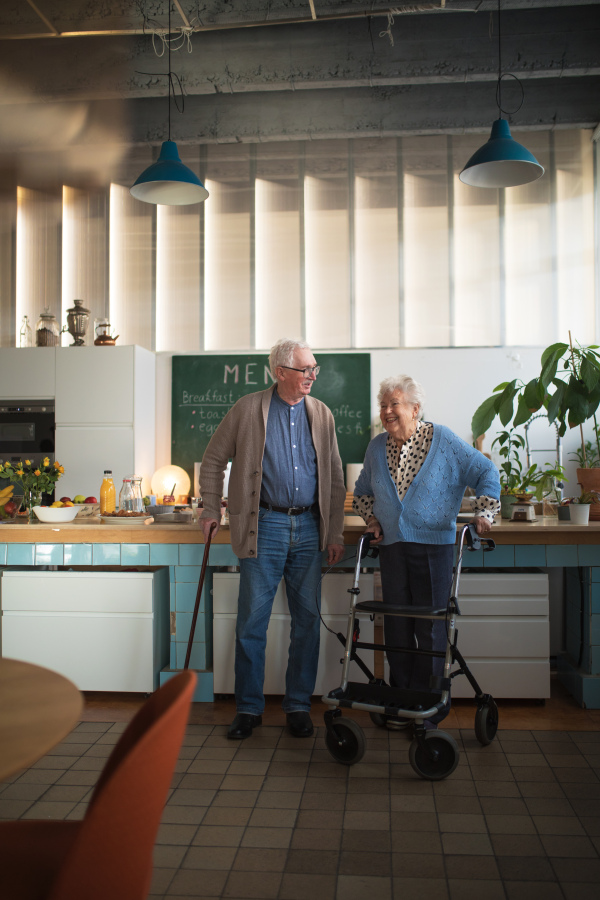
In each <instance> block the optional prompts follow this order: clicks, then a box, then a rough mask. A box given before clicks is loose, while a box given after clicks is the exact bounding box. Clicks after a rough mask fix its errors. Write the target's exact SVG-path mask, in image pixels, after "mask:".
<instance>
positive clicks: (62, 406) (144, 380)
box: [56, 346, 155, 496]
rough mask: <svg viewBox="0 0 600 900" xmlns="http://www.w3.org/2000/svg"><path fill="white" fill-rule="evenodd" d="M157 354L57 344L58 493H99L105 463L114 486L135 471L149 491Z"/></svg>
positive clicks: (153, 442) (152, 470)
mask: <svg viewBox="0 0 600 900" xmlns="http://www.w3.org/2000/svg"><path fill="white" fill-rule="evenodd" d="M154 428H155V357H154V354H153V353H151V352H150V351H148V350H144V349H143V348H142V347H134V346H125V347H62V348H57V350H56V458H57V459H58V460H59V461H60V462H61V463H62V464H63V465H64V467H65V474H64V476H63V478H62V479H61V481H60V485H59V492H60V494H61V495H66V496H73V494H85V495H90V494H93V495H95V496H98V491H99V490H100V483H101V481H102V473H103V471H104V469H112V472H113V476H114V480H115V486H116V488H117V492H118V490H119V488H120V485H121V483H122V480H123V478H124V477H125V476H126V475H131V474H132V473H133V472H136V473H139V474H140V475H143V476H144V479H145V480H144V482H143V483H142V489H143V491H144V493H149V491H150V478H151V477H152V474H153V472H154V468H155V450H154V448H155V433H154Z"/></svg>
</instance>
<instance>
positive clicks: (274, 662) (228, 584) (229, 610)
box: [213, 572, 373, 695]
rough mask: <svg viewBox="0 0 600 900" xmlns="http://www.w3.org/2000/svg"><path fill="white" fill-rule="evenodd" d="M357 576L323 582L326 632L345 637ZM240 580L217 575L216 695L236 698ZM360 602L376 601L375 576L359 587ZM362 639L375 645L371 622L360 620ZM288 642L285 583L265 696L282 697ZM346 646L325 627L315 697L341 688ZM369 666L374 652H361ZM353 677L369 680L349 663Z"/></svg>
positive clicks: (270, 643) (273, 623) (275, 616)
mask: <svg viewBox="0 0 600 900" xmlns="http://www.w3.org/2000/svg"><path fill="white" fill-rule="evenodd" d="M352 580H353V575H352V574H350V573H336V574H335V575H329V576H327V578H325V579H324V580H323V586H322V590H321V612H322V615H323V620H324V622H325V624H326V625H327V626H328V628H331V629H332V631H334V632H341V633H342V634H343V635H344V636H345V634H346V628H347V624H348V610H349V608H350V595H349V594H348V592H347V591H348V588H349V587H351V586H352ZM239 582H240V576H239V574H237V573H232V572H222V573H219V572H216V573H215V575H214V576H213V676H214V691H215V694H233V693H234V690H235V685H234V680H235V679H234V658H235V620H236V613H237V601H238V591H239ZM360 589H361V593H360V596H361V600H362V599H364V600H372V599H373V576H372V575H363V576H362V577H361V583H360ZM360 626H361V635H360V636H361V640H364V641H369V642H371V641H373V623H372V622H371V621H370V620H369V619H362V620H361V623H360ZM289 644H290V615H289V611H288V606H287V599H286V594H285V586H284V584H283V582H282V583H281V584H280V585H279V589H278V591H277V594H276V596H275V600H274V603H273V613H272V615H271V619H270V622H269V629H268V631H267V652H266V660H265V681H264V693H265V694H283V693H284V691H285V672H286V668H287V659H288V649H289ZM343 653H344V648H343V646H342V644H341V643H340V642H339V640H338V639H337V637H335V635H334V634H331V633H330V632H329V631H327V630H326V629H325V628H324V627H321V644H320V650H319V667H318V670H317V682H316V686H315V694H318V695H322V694H326V693H329V691H331V690H333V689H334V688H336V687H338V686H339V684H340V680H341V675H342V667H341V665H340V660H341V658H342V655H343ZM363 656H364V660H365V662H366V664H367V665H368V666H369V668H371V669H372V667H373V653H372V651H363ZM350 677H351V679H352V680H353V681H360V682H363V681H366V680H367V679H366V678H365V676H364V675H363V674H362V672H361V671H360V669H359V668H358V666H357V665H356V664H355V663H352V664H351V667H350Z"/></svg>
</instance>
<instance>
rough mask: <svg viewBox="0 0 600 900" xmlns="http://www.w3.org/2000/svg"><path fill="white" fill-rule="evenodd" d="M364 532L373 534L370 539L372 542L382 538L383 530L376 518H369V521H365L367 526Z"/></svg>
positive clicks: (378, 542)
mask: <svg viewBox="0 0 600 900" xmlns="http://www.w3.org/2000/svg"><path fill="white" fill-rule="evenodd" d="M365 534H372V535H373V539H372V541H371V543H372V544H380V543H381V541H382V540H383V531H382V529H381V525H380V524H379V522H378V521H377V519H375V518H371V519H369V521H368V522H367V527H366V528H365Z"/></svg>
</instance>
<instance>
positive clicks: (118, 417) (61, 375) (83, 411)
mask: <svg viewBox="0 0 600 900" xmlns="http://www.w3.org/2000/svg"><path fill="white" fill-rule="evenodd" d="M136 351H141V354H140V353H139V352H138V353H136ZM146 355H148V356H150V357H151V358H152V359H154V355H153V354H152V353H148V351H143V350H142V348H140V347H132V346H126V347H61V348H60V349H59V350H57V354H56V422H57V424H59V425H84V424H87V425H94V424H97V423H99V422H102V423H103V424H109V423H110V424H113V425H132V424H133V418H134V408H133V391H134V378H135V363H136V362H137V363H138V365H139V361H140V359H143V358H144V356H146ZM151 388H152V390H153V391H154V384H153V383H152V385H151Z"/></svg>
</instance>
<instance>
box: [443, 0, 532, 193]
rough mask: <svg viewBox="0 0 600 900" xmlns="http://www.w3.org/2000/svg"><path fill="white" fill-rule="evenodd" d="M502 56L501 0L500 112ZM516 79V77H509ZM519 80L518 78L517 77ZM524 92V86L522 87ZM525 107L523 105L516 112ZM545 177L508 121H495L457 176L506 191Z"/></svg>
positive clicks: (498, 87)
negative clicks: (489, 132)
mask: <svg viewBox="0 0 600 900" xmlns="http://www.w3.org/2000/svg"><path fill="white" fill-rule="evenodd" d="M503 77H504V76H503V74H502V55H501V33H500V0H498V82H497V85H496V103H497V105H498V109H499V111H500V113H505V115H508V113H506V110H503V109H502V78H503ZM510 77H511V78H515V76H514V75H511V76H510ZM515 80H516V81H519V80H518V78H515ZM519 84H521V82H520V81H519ZM521 93H523V87H522V86H521ZM522 105H523V96H521V103H520V105H519V107H518V109H517V110H515V112H518V110H519V109H520V108H521V106H522ZM543 174H544V167H543V166H541V165H540V164H539V162H538V161H537V159H536V158H535V156H534V155H533V153H530V152H529V150H528V149H527V148H526V147H524V146H523V145H522V144H519V143H518V142H517V141H515V140H514V139H513V138H512V136H511V133H510V127H509V125H508V122H507V121H506V119H503V118H499V119H496V121H495V122H494V124H493V125H492V133H491V135H490V138H489V140H488V142H487V143H486V144H484V145H483V147H480V148H479V150H476V151H475V153H474V154H473V156H472V157H471V159H470V160H469V161H468V163H467V164H466V166H465V167H464V169H463V170H462V172H461V173H460V175H459V176H458V177H459V178H460V180H461V181H462V182H463V183H464V184H470V185H471V186H472V187H484V188H507V187H515V186H516V185H518V184H529V182H530V181H536V180H537V179H538V178H540V177H541V176H542V175H543Z"/></svg>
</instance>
